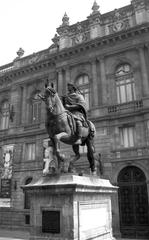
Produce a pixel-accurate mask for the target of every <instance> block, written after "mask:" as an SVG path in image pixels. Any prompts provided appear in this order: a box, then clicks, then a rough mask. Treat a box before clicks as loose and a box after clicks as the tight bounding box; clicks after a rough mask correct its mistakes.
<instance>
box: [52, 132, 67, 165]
mask: <svg viewBox="0 0 149 240" xmlns="http://www.w3.org/2000/svg"><path fill="white" fill-rule="evenodd" d="M68 136H69V135H68V134H67V133H66V132H62V133H59V134H56V135H55V136H54V137H53V142H54V150H55V154H56V156H57V158H58V164H59V163H60V162H62V161H64V155H63V154H61V152H60V145H59V142H60V140H61V138H65V137H66V138H67V137H68Z"/></svg>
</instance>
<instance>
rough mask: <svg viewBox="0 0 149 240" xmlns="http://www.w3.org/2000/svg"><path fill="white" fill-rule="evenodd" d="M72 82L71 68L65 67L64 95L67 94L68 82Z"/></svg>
mask: <svg viewBox="0 0 149 240" xmlns="http://www.w3.org/2000/svg"><path fill="white" fill-rule="evenodd" d="M69 82H71V79H70V68H69V67H67V68H65V80H64V85H63V95H66V94H67V83H69Z"/></svg>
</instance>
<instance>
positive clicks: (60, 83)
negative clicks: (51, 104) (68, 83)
mask: <svg viewBox="0 0 149 240" xmlns="http://www.w3.org/2000/svg"><path fill="white" fill-rule="evenodd" d="M57 90H58V94H59V95H60V96H62V95H63V70H62V69H58V80H57Z"/></svg>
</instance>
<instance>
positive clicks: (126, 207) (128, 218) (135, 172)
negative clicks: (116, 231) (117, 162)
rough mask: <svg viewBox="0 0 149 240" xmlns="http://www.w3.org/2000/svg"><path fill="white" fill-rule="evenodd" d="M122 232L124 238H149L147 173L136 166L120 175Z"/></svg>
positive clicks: (126, 168) (128, 168)
mask: <svg viewBox="0 0 149 240" xmlns="http://www.w3.org/2000/svg"><path fill="white" fill-rule="evenodd" d="M117 182H118V187H119V188H118V200H119V215H120V231H121V234H122V237H123V238H127V237H129V238H130V236H131V237H132V238H134V239H137V238H138V237H139V236H142V238H144V239H148V237H149V204H148V193H147V183H146V182H147V181H146V176H145V173H144V172H143V171H142V170H141V169H140V168H139V167H136V166H134V165H131V166H126V167H124V168H123V169H121V171H120V172H119V174H118V177H117Z"/></svg>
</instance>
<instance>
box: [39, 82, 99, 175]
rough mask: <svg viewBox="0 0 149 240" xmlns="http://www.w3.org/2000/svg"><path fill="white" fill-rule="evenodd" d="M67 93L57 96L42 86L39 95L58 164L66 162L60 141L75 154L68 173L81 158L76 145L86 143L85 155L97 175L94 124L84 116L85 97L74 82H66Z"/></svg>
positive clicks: (50, 88)
mask: <svg viewBox="0 0 149 240" xmlns="http://www.w3.org/2000/svg"><path fill="white" fill-rule="evenodd" d="M67 87H68V94H67V95H66V96H62V97H59V95H58V93H57V92H56V90H55V89H54V88H53V87H52V86H48V85H45V91H44V93H43V95H41V94H39V97H40V98H41V99H42V100H43V101H44V103H45V106H46V122H45V125H46V130H47V133H48V135H49V138H50V140H51V142H52V145H53V149H54V154H55V155H56V157H57V161H58V167H59V168H60V165H61V163H62V162H64V161H65V156H64V154H62V153H61V151H60V144H59V142H60V141H61V142H63V143H65V144H69V145H71V146H72V149H73V151H74V153H75V156H74V157H73V158H72V159H71V160H70V165H69V168H68V172H72V171H73V166H74V163H75V162H76V161H77V160H78V159H79V158H80V153H79V146H80V145H81V146H85V145H86V146H87V158H88V161H89V166H90V170H91V173H92V174H93V175H94V174H96V166H95V157H94V155H95V148H94V136H95V132H96V130H95V126H94V124H93V123H92V122H91V121H89V120H88V119H87V108H86V103H85V99H84V97H83V95H82V93H81V92H80V90H79V89H78V87H76V86H75V85H73V84H71V83H68V84H67Z"/></svg>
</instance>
